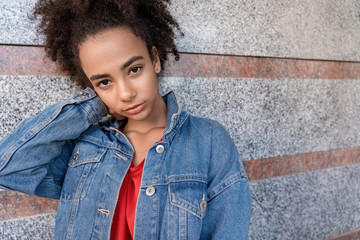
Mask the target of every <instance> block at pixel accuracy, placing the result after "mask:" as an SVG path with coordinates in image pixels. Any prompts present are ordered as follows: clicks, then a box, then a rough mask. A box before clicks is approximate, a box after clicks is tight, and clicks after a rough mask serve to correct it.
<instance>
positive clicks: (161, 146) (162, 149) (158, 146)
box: [156, 145, 165, 153]
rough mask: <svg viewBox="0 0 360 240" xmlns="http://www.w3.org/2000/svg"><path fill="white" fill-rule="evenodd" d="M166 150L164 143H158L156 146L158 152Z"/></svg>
mask: <svg viewBox="0 0 360 240" xmlns="http://www.w3.org/2000/svg"><path fill="white" fill-rule="evenodd" d="M164 150H165V148H164V146H163V145H157V146H156V152H157V153H163V152H164Z"/></svg>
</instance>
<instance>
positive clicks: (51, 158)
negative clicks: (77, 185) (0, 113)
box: [0, 89, 107, 198]
mask: <svg viewBox="0 0 360 240" xmlns="http://www.w3.org/2000/svg"><path fill="white" fill-rule="evenodd" d="M106 114H107V111H106V107H105V105H104V104H103V102H102V101H101V100H100V98H99V97H97V95H96V94H95V93H94V92H93V91H92V90H91V89H85V90H83V91H82V92H80V93H78V94H76V95H75V96H74V97H73V98H70V99H68V100H67V101H64V102H61V103H58V104H55V105H52V106H50V107H48V108H46V109H45V110H44V111H42V112H40V113H39V114H37V115H36V116H34V117H32V118H29V119H26V120H24V121H23V122H22V123H21V124H20V126H19V127H18V128H17V129H15V130H14V132H12V133H11V134H10V135H8V136H6V137H5V138H4V139H2V140H1V141H0V186H3V187H6V188H9V189H12V190H17V191H21V192H24V193H28V194H32V195H37V196H41V197H49V198H59V196H60V191H61V185H62V182H63V179H64V176H65V173H66V171H67V162H68V160H69V158H70V156H71V153H72V150H73V141H74V140H75V139H77V138H78V137H79V136H80V134H81V133H82V132H84V131H85V130H86V129H87V128H88V127H90V125H92V124H95V123H97V122H98V121H99V120H100V119H101V118H102V117H104V116H105V115H106Z"/></svg>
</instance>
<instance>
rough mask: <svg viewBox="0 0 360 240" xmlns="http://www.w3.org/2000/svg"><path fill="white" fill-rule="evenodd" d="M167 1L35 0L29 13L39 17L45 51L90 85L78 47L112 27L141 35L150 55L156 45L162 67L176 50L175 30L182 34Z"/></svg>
mask: <svg viewBox="0 0 360 240" xmlns="http://www.w3.org/2000/svg"><path fill="white" fill-rule="evenodd" d="M169 2H170V0H38V2H37V3H36V6H35V8H34V12H33V15H32V19H33V20H37V19H38V18H39V17H40V20H41V21H40V22H39V25H38V31H39V33H40V34H43V35H44V36H45V51H46V54H47V56H48V57H49V58H51V60H53V61H55V62H57V63H58V64H59V66H60V69H61V70H62V71H64V72H66V73H67V74H68V75H69V76H70V78H71V79H72V80H74V81H75V82H76V83H77V84H79V85H80V86H81V87H92V86H91V84H90V82H89V80H88V79H87V77H86V75H85V74H84V72H83V70H82V68H81V63H80V60H79V50H78V46H79V44H81V43H82V42H83V41H85V40H86V38H87V37H88V36H91V35H95V34H97V33H99V32H102V31H104V30H106V29H110V28H114V27H127V28H129V29H131V30H132V32H133V33H134V34H135V35H136V36H138V37H140V38H141V39H142V40H143V41H144V42H145V43H146V46H147V49H148V52H149V54H150V56H151V57H152V51H151V48H152V46H155V47H156V48H157V51H158V54H159V58H160V63H161V67H162V69H164V63H165V61H166V60H167V53H168V52H172V53H173V54H174V55H175V60H179V53H178V50H177V48H176V46H175V43H174V38H175V31H176V30H177V31H178V33H180V34H181V35H182V34H183V33H182V32H181V30H180V27H179V25H178V23H177V22H176V20H175V19H174V18H173V17H172V16H171V14H170V12H169V10H168V8H167V7H168V4H169Z"/></svg>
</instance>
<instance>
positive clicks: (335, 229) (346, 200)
mask: <svg viewBox="0 0 360 240" xmlns="http://www.w3.org/2000/svg"><path fill="white" fill-rule="evenodd" d="M359 171H360V165H356V166H348V167H344V168H336V169H328V170H324V171H321V172H309V173H305V174H297V175H292V176H286V177H279V178H273V179H266V180H261V181H257V182H251V183H250V185H251V194H252V206H253V212H252V218H251V227H250V233H249V239H256V240H262V239H281V240H287V239H288V240H296V239H306V240H308V239H324V238H326V237H331V236H335V235H339V234H341V233H344V232H348V231H351V230H352V229H356V228H359V227H360V215H359V213H360V174H359Z"/></svg>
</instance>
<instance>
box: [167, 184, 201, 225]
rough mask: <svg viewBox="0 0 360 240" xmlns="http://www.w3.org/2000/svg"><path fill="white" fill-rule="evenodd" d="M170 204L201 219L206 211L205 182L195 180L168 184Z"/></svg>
mask: <svg viewBox="0 0 360 240" xmlns="http://www.w3.org/2000/svg"><path fill="white" fill-rule="evenodd" d="M169 194H170V204H171V205H173V206H176V207H178V208H181V209H183V210H185V211H187V212H188V213H191V214H192V215H194V216H196V217H198V218H200V219H202V218H204V216H205V212H206V205H207V202H206V183H205V182H202V181H196V180H188V181H179V182H173V183H170V184H169Z"/></svg>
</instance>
